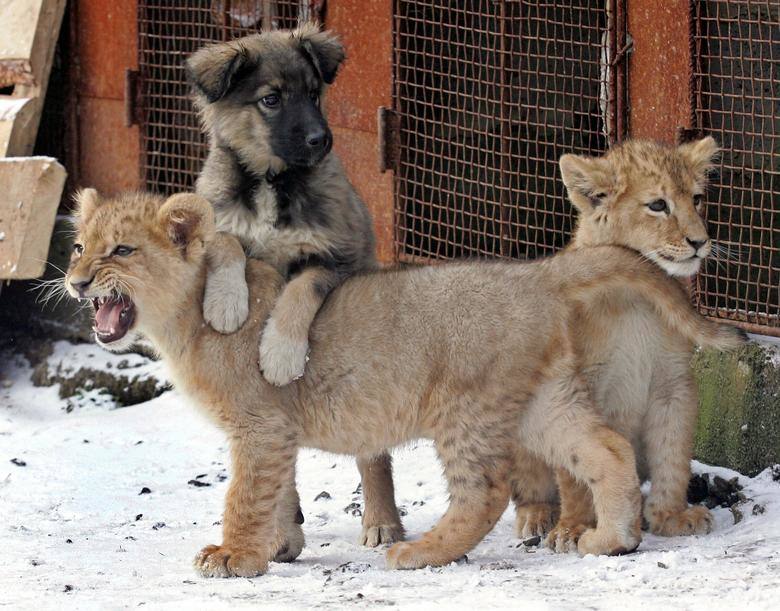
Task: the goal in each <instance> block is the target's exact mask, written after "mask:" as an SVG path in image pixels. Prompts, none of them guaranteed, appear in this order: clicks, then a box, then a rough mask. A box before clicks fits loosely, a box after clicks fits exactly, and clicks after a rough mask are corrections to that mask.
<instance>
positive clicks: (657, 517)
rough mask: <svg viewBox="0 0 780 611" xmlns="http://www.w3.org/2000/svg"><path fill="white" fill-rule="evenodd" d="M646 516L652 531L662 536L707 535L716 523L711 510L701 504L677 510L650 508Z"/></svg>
mask: <svg viewBox="0 0 780 611" xmlns="http://www.w3.org/2000/svg"><path fill="white" fill-rule="evenodd" d="M645 517H646V519H647V522H648V524H649V525H650V532H652V533H653V534H655V535H661V536H662V537H677V536H681V535H706V534H707V533H709V532H712V527H713V524H714V522H713V518H712V514H711V513H710V510H709V509H707V508H706V507H701V506H700V505H694V506H692V507H687V508H686V509H684V510H682V511H676V512H672V511H661V510H652V509H648V510H647V511H646V516H645Z"/></svg>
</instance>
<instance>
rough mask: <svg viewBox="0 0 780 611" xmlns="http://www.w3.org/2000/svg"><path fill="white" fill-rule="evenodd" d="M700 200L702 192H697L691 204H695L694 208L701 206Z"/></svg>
mask: <svg viewBox="0 0 780 611" xmlns="http://www.w3.org/2000/svg"><path fill="white" fill-rule="evenodd" d="M701 202H702V194H701V193H697V194H696V195H694V196H693V205H694V206H696V209H697V210H698V209H699V208H701Z"/></svg>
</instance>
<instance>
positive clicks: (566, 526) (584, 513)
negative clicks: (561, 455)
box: [545, 469, 596, 552]
mask: <svg viewBox="0 0 780 611" xmlns="http://www.w3.org/2000/svg"><path fill="white" fill-rule="evenodd" d="M555 479H556V481H557V482H558V489H559V491H560V496H561V515H560V518H558V522H557V523H556V524H555V528H553V529H552V530H551V531H550V534H549V535H547V540H546V541H545V543H546V544H547V546H548V547H550V548H551V549H554V550H555V551H556V552H571V551H577V543H578V542H579V540H580V536H582V533H584V532H585V531H586V530H588V529H591V528H595V527H596V514H595V513H594V512H593V495H592V494H591V492H590V489H589V488H588V487H587V486H585V485H584V484H581V483H580V482H578V481H577V480H576V479H574V477H573V476H572V475H571V473H569V472H568V471H566V470H565V469H557V470H556V471H555Z"/></svg>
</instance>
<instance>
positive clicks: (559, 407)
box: [65, 190, 740, 576]
mask: <svg viewBox="0 0 780 611" xmlns="http://www.w3.org/2000/svg"><path fill="white" fill-rule="evenodd" d="M214 238H215V229H214V216H213V211H212V209H211V206H210V205H209V204H208V202H206V201H205V200H204V199H201V198H200V197H198V196H195V195H190V194H181V195H176V196H173V197H171V198H170V199H168V200H164V199H163V198H161V197H158V196H153V195H145V194H137V193H136V194H129V195H124V196H120V197H117V198H112V199H103V198H100V197H99V196H98V194H97V193H96V192H95V191H94V190H87V191H84V192H82V193H81V194H80V197H79V200H78V215H77V237H76V243H75V245H74V254H73V257H72V260H71V264H70V267H69V269H68V273H67V275H66V279H65V283H66V287H67V288H68V290H69V291H70V293H71V294H72V295H73V296H75V297H80V298H86V299H91V300H92V303H93V306H94V307H95V329H96V334H97V339H98V341H99V343H101V344H102V345H103V346H105V347H107V348H110V349H114V348H122V347H126V346H127V345H128V344H129V343H130V342H131V341H132V338H133V336H134V335H135V334H136V333H142V334H143V335H144V336H145V337H147V338H148V339H149V340H151V342H152V343H153V344H154V345H155V346H156V348H157V349H158V350H159V352H160V353H161V354H162V356H163V357H164V358H165V359H166V361H167V363H168V366H169V368H170V371H171V374H172V377H173V380H174V383H175V385H176V386H177V387H178V388H179V389H180V390H181V391H183V392H184V393H186V394H187V395H188V396H189V397H190V398H191V399H192V400H193V401H195V402H196V403H197V404H199V405H200V406H201V407H202V408H203V409H204V410H205V411H206V412H207V413H208V414H210V415H211V416H212V417H213V419H214V420H215V421H216V422H217V423H218V424H219V425H220V426H221V427H222V428H223V429H224V430H225V432H226V433H227V435H228V437H229V440H230V451H231V455H232V477H231V480H230V488H229V490H228V493H227V497H226V507H225V512H224V519H223V540H222V543H221V544H220V545H210V546H207V547H205V548H204V549H203V550H202V551H201V552H200V554H199V555H198V556H197V558H196V560H195V564H196V567H197V568H198V570H200V571H201V573H202V574H203V575H206V576H253V575H259V574H262V573H264V572H265V571H266V569H267V566H268V563H269V561H270V560H272V559H274V558H275V557H276V555H277V553H278V552H279V550H283V549H284V548H285V547H286V546H288V545H289V541H290V537H291V536H294V535H295V533H296V528H297V529H298V530H300V526H299V525H298V524H291V521H292V515H293V513H292V512H291V511H290V509H291V508H294V507H295V505H296V503H297V496H296V495H295V458H296V453H297V450H298V448H299V447H301V446H308V447H315V448H319V449H322V450H326V451H330V452H337V453H344V454H352V455H357V456H374V455H376V454H377V453H379V452H381V451H383V450H385V449H387V448H390V447H393V446H396V445H398V444H401V443H404V442H407V441H409V440H412V439H415V438H420V437H426V438H431V439H433V440H434V441H435V444H436V449H437V451H438V453H439V456H440V458H441V462H442V465H443V467H444V475H445V477H446V478H447V480H448V484H449V492H450V505H449V508H448V509H447V512H446V513H445V515H444V516H443V517H442V519H441V520H440V521H439V523H438V524H437V525H436V526H435V527H434V528H433V529H432V530H431V531H429V532H428V533H426V534H424V535H423V536H422V538H421V539H419V540H417V541H413V542H407V543H396V544H395V545H393V546H392V547H391V548H390V549H389V551H388V553H387V562H388V565H389V566H390V567H393V568H417V567H422V566H426V565H443V564H448V563H450V562H452V561H454V560H456V559H457V558H459V557H461V556H462V555H463V554H465V553H466V552H468V551H469V550H470V549H471V548H472V547H474V546H475V545H476V544H477V543H478V542H479V541H480V540H481V539H482V538H483V537H484V536H485V534H486V533H488V532H489V531H490V530H491V529H492V528H493V526H494V524H495V523H496V521H497V520H498V518H499V517H500V516H501V514H502V513H503V511H504V509H505V508H506V506H507V503H508V500H509V495H510V484H509V473H510V470H511V469H512V468H513V466H514V460H515V450H516V449H517V448H518V447H523V448H527V449H528V450H529V451H532V452H534V453H535V454H537V455H539V456H541V457H543V458H544V460H546V461H549V463H550V464H552V465H554V466H556V467H560V468H564V469H566V470H567V472H570V473H571V474H572V476H573V477H575V478H577V480H579V481H581V482H583V483H585V484H586V485H587V486H588V487H589V490H590V492H591V494H592V498H593V503H594V506H595V511H596V514H597V517H598V524H597V526H596V527H595V528H593V529H590V530H589V531H587V532H585V533H583V534H582V536H581V537H580V538H579V544H578V546H579V550H580V552H582V553H594V554H614V553H621V552H626V551H630V550H633V549H634V548H636V546H637V545H638V544H639V541H640V536H641V534H640V523H639V511H640V491H639V483H638V480H637V476H636V466H635V463H634V456H633V452H632V450H631V446H630V444H629V443H628V441H626V440H625V439H624V438H623V437H621V436H620V435H617V434H616V433H614V432H613V431H612V430H611V429H609V428H607V427H606V426H604V424H603V423H602V422H601V420H600V418H599V417H598V416H597V414H596V410H595V409H594V408H593V406H592V404H591V401H590V398H589V395H588V392H587V389H586V385H585V381H584V379H583V378H582V376H581V375H580V372H579V365H578V363H579V360H580V355H578V354H577V353H576V351H575V349H574V342H573V340H572V338H573V330H572V328H571V325H572V323H573V322H574V320H575V316H574V313H575V310H577V309H578V308H580V307H582V305H583V303H588V302H589V301H590V300H591V299H593V298H594V297H599V296H600V295H602V294H605V293H606V294H610V295H613V296H614V297H615V299H619V298H620V297H621V296H623V297H625V296H626V295H641V296H642V297H643V298H644V299H647V300H648V301H649V302H650V303H651V304H652V305H653V307H654V308H655V310H656V311H657V312H658V313H659V315H660V316H661V317H662V318H663V319H664V321H665V323H666V324H668V325H669V326H670V327H671V328H673V329H675V331H676V332H678V333H681V334H684V335H686V336H688V337H691V338H692V339H693V340H695V341H698V342H701V343H713V344H715V345H719V346H732V345H734V344H738V343H739V341H740V339H739V336H738V335H737V334H736V333H735V332H734V330H733V329H731V328H726V327H721V326H719V325H716V324H714V323H712V322H710V321H707V320H706V319H703V318H702V317H700V316H698V315H697V314H696V313H695V312H694V311H693V310H692V308H691V307H690V306H689V304H688V303H687V298H686V295H685V293H684V291H683V290H682V289H681V288H680V287H678V286H676V285H675V283H674V282H672V281H670V280H669V279H668V278H667V277H666V276H665V274H663V273H662V272H661V271H660V270H659V269H658V268H657V267H656V266H654V265H652V264H651V263H648V262H646V261H643V260H642V259H641V257H639V256H637V255H633V254H632V253H630V252H628V251H621V249H619V248H616V247H604V248H592V249H587V250H583V251H581V252H572V253H566V254H563V255H559V256H556V257H554V258H551V259H548V260H545V261H542V262H538V263H531V264H516V263H461V264H452V265H444V266H438V267H422V268H415V269H409V270H400V271H389V272H384V273H368V274H363V275H359V276H355V277H353V278H351V279H349V280H347V281H346V282H345V283H344V284H343V285H341V286H340V287H338V288H336V289H335V290H334V292H332V293H331V294H330V296H329V297H328V299H327V301H326V302H325V304H324V305H323V307H322V309H321V311H320V313H319V314H318V315H317V318H316V319H315V321H314V324H313V326H312V329H311V354H312V356H311V361H310V363H309V369H308V372H307V375H306V376H305V377H304V378H303V379H302V380H301V381H300V382H299V383H298V384H295V385H289V386H285V387H276V386H273V385H271V384H269V383H268V382H267V381H266V380H265V379H264V378H263V376H262V375H260V373H259V372H258V370H257V367H256V363H255V359H254V358H250V356H249V355H253V354H255V350H256V345H257V344H256V342H257V335H258V332H259V330H260V329H261V328H262V326H263V325H264V324H265V321H266V319H267V317H268V315H269V313H270V312H271V310H272V308H273V304H274V303H275V302H276V299H277V297H278V294H279V292H280V290H282V286H283V279H282V277H281V276H280V275H279V273H278V272H277V271H275V270H274V269H273V268H272V267H270V266H269V265H267V264H265V263H262V262H260V261H256V260H250V261H248V262H247V279H248V284H249V290H250V300H249V302H250V307H251V310H250V313H249V319H248V321H247V323H246V324H245V325H244V326H243V327H242V328H241V329H239V331H237V332H236V333H234V334H232V335H221V334H219V333H217V332H216V331H214V330H212V329H211V328H210V327H209V326H208V325H207V324H205V322H204V318H203V308H202V300H203V291H204V285H205V282H206V272H207V261H206V248H207V245H208V243H209V242H210V241H211V240H213V239H214ZM539 312H544V315H543V316H540V315H539ZM218 365H221V366H222V367H224V369H225V371H229V372H230V376H229V377H226V376H224V375H215V366H218ZM290 499H292V500H290Z"/></svg>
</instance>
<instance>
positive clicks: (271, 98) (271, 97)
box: [260, 93, 281, 108]
mask: <svg viewBox="0 0 780 611" xmlns="http://www.w3.org/2000/svg"><path fill="white" fill-rule="evenodd" d="M260 101H261V102H262V103H263V106H265V107H266V108H276V107H277V106H279V102H281V99H280V98H279V96H278V95H276V94H275V93H269V94H268V95H267V96H264V97H262V98H260Z"/></svg>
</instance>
